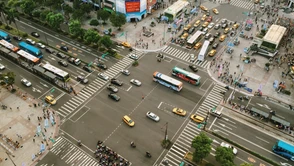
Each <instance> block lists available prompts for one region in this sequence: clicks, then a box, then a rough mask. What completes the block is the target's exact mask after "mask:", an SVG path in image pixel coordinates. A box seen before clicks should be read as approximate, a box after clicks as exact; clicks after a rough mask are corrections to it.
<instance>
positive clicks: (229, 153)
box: [215, 146, 235, 166]
mask: <svg viewBox="0 0 294 166" xmlns="http://www.w3.org/2000/svg"><path fill="white" fill-rule="evenodd" d="M234 157H235V155H234V153H233V150H232V149H231V148H226V147H221V146H220V147H218V148H217V149H216V152H215V159H216V161H217V162H219V163H220V164H221V166H235V164H234Z"/></svg>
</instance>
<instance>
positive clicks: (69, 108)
mask: <svg viewBox="0 0 294 166" xmlns="http://www.w3.org/2000/svg"><path fill="white" fill-rule="evenodd" d="M132 53H134V51H133V52H130V54H132ZM143 54H144V52H140V51H136V55H138V56H139V57H140V56H142V55H143ZM128 56H129V55H127V56H126V57H125V58H123V59H122V60H121V61H119V62H117V63H116V64H114V65H113V66H111V67H110V68H109V69H108V70H106V71H105V72H104V74H105V75H107V76H109V78H114V77H115V76H116V75H117V74H119V73H120V71H121V70H122V69H125V68H127V67H128V66H129V65H131V64H132V63H133V62H134V60H133V59H131V58H129V57H128ZM107 82H108V81H105V80H102V79H100V78H96V79H95V80H94V81H92V82H91V83H90V84H88V85H87V86H86V87H85V88H84V89H83V90H81V91H80V92H79V93H78V95H77V96H75V97H73V98H71V99H70V100H69V101H68V102H66V103H65V104H64V105H63V106H61V107H60V108H59V109H58V110H57V112H58V114H59V115H60V116H61V117H63V118H64V117H66V116H67V115H68V114H70V113H71V112H73V111H74V110H75V109H76V108H77V107H79V106H80V105H82V103H84V102H85V101H86V100H87V99H89V98H90V97H91V96H92V95H93V94H94V93H96V92H97V91H98V90H99V89H101V88H102V87H103V86H104V85H106V83H107Z"/></svg>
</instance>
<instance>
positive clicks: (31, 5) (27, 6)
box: [20, 0, 37, 16]
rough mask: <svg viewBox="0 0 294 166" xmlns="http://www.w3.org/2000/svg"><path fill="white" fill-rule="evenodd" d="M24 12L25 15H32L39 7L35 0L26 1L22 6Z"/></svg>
mask: <svg viewBox="0 0 294 166" xmlns="http://www.w3.org/2000/svg"><path fill="white" fill-rule="evenodd" d="M20 7H21V9H22V11H23V12H24V13H25V14H28V15H30V16H31V15H32V12H33V10H34V9H35V8H36V7H37V6H36V4H35V2H34V1H33V0H24V1H22V4H21V5H20Z"/></svg>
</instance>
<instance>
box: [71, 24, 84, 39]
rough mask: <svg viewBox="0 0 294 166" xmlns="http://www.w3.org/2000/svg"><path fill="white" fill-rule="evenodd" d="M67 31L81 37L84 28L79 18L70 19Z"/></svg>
mask: <svg viewBox="0 0 294 166" xmlns="http://www.w3.org/2000/svg"><path fill="white" fill-rule="evenodd" d="M69 32H70V33H71V34H72V35H74V36H80V37H81V38H82V39H83V36H84V30H83V29H82V25H81V23H80V21H79V20H71V21H70V23H69Z"/></svg>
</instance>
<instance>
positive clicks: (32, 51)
mask: <svg viewBox="0 0 294 166" xmlns="http://www.w3.org/2000/svg"><path fill="white" fill-rule="evenodd" d="M18 45H19V47H20V48H21V49H23V50H24V51H26V52H28V53H30V54H32V55H34V56H35V57H37V58H39V59H41V58H43V54H42V52H41V50H40V49H38V48H37V47H34V46H32V45H30V44H28V43H26V42H19V43H18Z"/></svg>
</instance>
